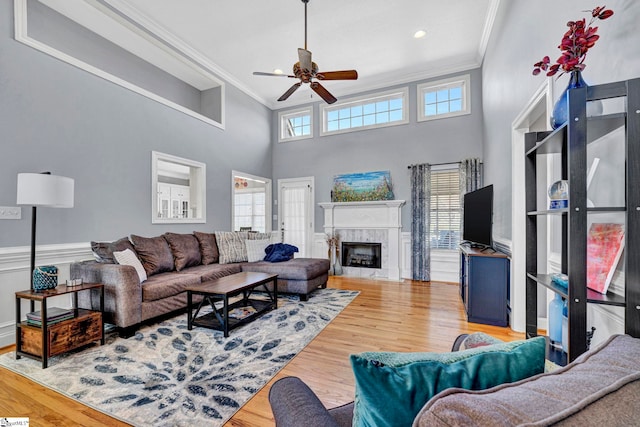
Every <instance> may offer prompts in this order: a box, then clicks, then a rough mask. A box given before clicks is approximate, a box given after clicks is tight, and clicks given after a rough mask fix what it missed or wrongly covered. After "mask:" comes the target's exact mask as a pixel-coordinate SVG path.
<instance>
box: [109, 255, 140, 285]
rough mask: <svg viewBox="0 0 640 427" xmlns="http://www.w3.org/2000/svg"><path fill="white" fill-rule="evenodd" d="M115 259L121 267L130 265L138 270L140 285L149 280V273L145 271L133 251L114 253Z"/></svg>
mask: <svg viewBox="0 0 640 427" xmlns="http://www.w3.org/2000/svg"><path fill="white" fill-rule="evenodd" d="M113 257H114V258H115V260H116V261H117V262H118V264H121V265H130V266H132V267H133V268H135V269H136V272H137V273H138V277H139V278H140V283H142V282H144V281H145V280H147V272H146V271H144V267H143V266H142V263H141V262H140V260H139V259H138V257H137V256H136V254H135V253H134V252H133V251H132V250H131V249H125V250H124V251H120V252H113Z"/></svg>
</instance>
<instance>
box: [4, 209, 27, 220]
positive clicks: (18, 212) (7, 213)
mask: <svg viewBox="0 0 640 427" xmlns="http://www.w3.org/2000/svg"><path fill="white" fill-rule="evenodd" d="M21 218H22V208H20V207H18V206H0V219H21Z"/></svg>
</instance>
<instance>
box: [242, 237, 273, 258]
mask: <svg viewBox="0 0 640 427" xmlns="http://www.w3.org/2000/svg"><path fill="white" fill-rule="evenodd" d="M244 243H245V245H246V246H247V261H249V262H256V261H262V260H263V259H264V257H265V252H264V250H265V248H266V247H267V246H269V245H270V244H271V241H270V240H269V239H262V240H251V239H249V240H245V241H244Z"/></svg>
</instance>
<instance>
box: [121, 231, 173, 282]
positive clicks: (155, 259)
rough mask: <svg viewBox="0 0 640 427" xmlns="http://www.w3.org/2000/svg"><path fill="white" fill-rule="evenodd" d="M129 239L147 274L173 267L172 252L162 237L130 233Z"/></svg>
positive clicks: (170, 269)
mask: <svg viewBox="0 0 640 427" xmlns="http://www.w3.org/2000/svg"><path fill="white" fill-rule="evenodd" d="M131 241H133V247H134V248H135V250H136V253H137V254H138V258H140V261H141V262H142V266H143V267H144V271H146V272H147V276H151V275H152V274H157V273H162V272H165V271H172V270H173V269H174V265H173V254H172V253H171V248H169V244H168V243H167V241H166V240H165V238H164V237H162V236H158V237H141V236H137V235H135V234H132V235H131Z"/></svg>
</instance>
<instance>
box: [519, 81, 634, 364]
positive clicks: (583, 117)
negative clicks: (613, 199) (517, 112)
mask: <svg viewBox="0 0 640 427" xmlns="http://www.w3.org/2000/svg"><path fill="white" fill-rule="evenodd" d="M610 98H620V99H622V100H623V101H624V103H625V109H624V110H625V112H622V113H615V114H605V115H600V116H596V117H589V118H587V113H586V110H587V108H586V107H587V101H595V100H605V99H610ZM568 102H569V105H568V107H569V108H568V112H569V113H568V117H569V120H568V121H567V123H565V124H564V125H563V126H561V127H559V128H558V129H556V130H554V131H550V132H531V133H528V134H526V136H525V153H526V154H525V190H526V211H527V221H526V224H527V226H526V242H527V243H526V248H527V255H526V271H527V279H526V335H527V337H534V336H537V335H538V327H537V317H538V313H537V306H538V301H537V291H538V286H543V287H545V288H548V289H550V290H552V291H553V292H556V293H559V294H560V295H562V296H563V297H564V298H565V299H566V300H567V307H568V315H567V317H568V335H569V337H568V338H569V339H568V354H567V355H566V356H567V357H566V359H567V360H568V361H569V362H571V361H573V360H575V359H576V357H578V356H579V355H580V354H582V353H584V352H585V351H586V350H587V304H588V303H590V304H603V305H611V306H617V307H625V333H627V334H629V335H631V336H634V337H640V190H638V187H637V186H638V185H639V184H640V79H632V80H626V81H621V82H616V83H608V84H603V85H596V86H591V87H588V88H576V89H572V90H570V91H569V101H568ZM621 127H625V128H626V129H625V130H626V132H625V159H626V170H625V187H626V188H625V205H624V206H611V207H597V208H588V207H587V182H586V181H587V178H586V176H587V146H588V144H590V143H592V142H594V141H596V140H598V139H599V138H601V137H602V136H605V135H607V134H608V133H610V132H612V131H614V130H616V129H620V128H621ZM554 153H559V154H560V155H561V158H562V167H561V169H562V171H561V175H562V179H565V180H567V181H568V182H569V205H568V207H567V208H566V209H557V210H539V208H538V206H537V203H536V199H537V195H538V194H539V192H541V191H544V192H545V193H546V190H547V189H546V188H544V189H543V188H538V187H539V186H537V178H536V162H537V161H539V159H540V158H544V156H539V155H540V154H554ZM609 212H622V213H623V214H624V217H625V229H626V231H625V250H624V257H625V295H624V296H621V295H617V294H614V293H611V292H610V293H607V294H606V295H602V294H599V293H597V292H594V291H591V290H590V289H588V288H587V286H586V283H587V280H586V279H587V232H588V228H587V225H588V215H589V214H590V213H591V214H597V213H609ZM551 215H559V216H560V217H561V222H562V231H561V233H562V261H561V270H562V272H563V273H565V274H567V275H568V276H569V284H568V287H567V288H563V287H560V286H558V285H556V284H555V283H554V282H552V281H551V277H550V276H549V275H548V274H540V273H539V269H538V265H537V258H538V243H539V242H538V237H537V236H538V229H537V227H538V219H539V218H541V217H548V216H551ZM596 326H597V325H596Z"/></svg>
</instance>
